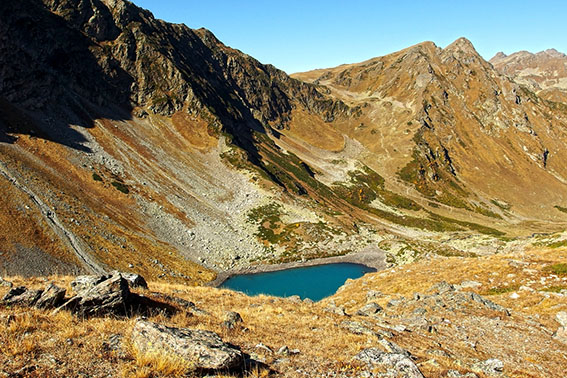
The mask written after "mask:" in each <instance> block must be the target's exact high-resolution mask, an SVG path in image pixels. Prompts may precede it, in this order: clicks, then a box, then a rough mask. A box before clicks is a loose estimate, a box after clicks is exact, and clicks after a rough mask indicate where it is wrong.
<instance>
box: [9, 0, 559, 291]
mask: <svg viewBox="0 0 567 378" xmlns="http://www.w3.org/2000/svg"><path fill="white" fill-rule="evenodd" d="M0 19H1V20H2V21H1V22H0V36H2V39H1V42H0V52H1V54H0V186H1V188H2V194H3V195H2V198H1V199H0V201H2V205H3V209H5V211H3V212H2V213H1V214H0V227H1V228H2V229H1V233H2V236H1V237H0V253H2V255H1V258H0V272H3V273H7V274H25V275H35V274H54V273H61V274H71V273H73V274H74V273H78V272H84V271H94V272H99V271H106V270H110V269H120V270H125V271H136V272H140V273H143V274H144V275H146V276H147V277H148V278H149V279H152V280H164V281H176V282H184V283H190V284H199V283H203V282H207V281H211V280H213V279H214V277H215V272H218V271H224V270H227V269H239V268H247V267H250V266H251V265H256V264H266V263H279V262H289V261H298V260H305V259H312V258H321V257H327V256H335V255H344V254H349V253H350V254H353V255H356V254H357V253H364V254H365V256H369V255H372V256H374V259H376V260H380V261H382V260H384V259H386V261H387V262H389V263H403V262H408V261H413V260H415V259H419V258H421V257H423V256H427V255H434V254H441V255H458V256H473V255H482V254H491V253H495V252H503V251H515V250H521V249H522V248H524V246H526V245H528V244H530V243H532V242H533V240H532V239H530V237H531V235H532V234H533V233H535V232H539V233H542V232H543V233H554V232H559V231H562V230H564V229H565V222H566V220H567V210H566V209H567V198H565V193H567V191H566V190H565V189H566V188H565V186H566V183H567V181H566V180H567V172H566V169H567V168H566V167H565V165H564V164H562V162H563V161H565V158H566V156H564V155H565V154H566V152H565V151H564V149H563V148H562V146H563V145H564V143H565V139H566V135H565V130H566V129H565V126H566V122H567V112H566V109H565V108H564V107H562V106H559V105H557V104H556V103H552V102H549V101H547V100H543V99H542V98H540V97H539V96H538V95H537V94H535V93H533V92H532V91H530V90H529V89H528V88H527V87H524V86H522V85H520V84H518V83H516V82H514V81H513V80H512V79H511V78H509V77H507V76H503V75H501V74H500V73H499V72H498V71H497V70H495V69H494V67H493V66H492V65H491V64H489V63H488V62H486V61H484V60H483V59H482V58H481V57H480V56H479V55H478V54H477V53H476V51H475V50H474V47H473V46H472V45H471V44H470V42H468V41H467V40H465V39H460V40H458V41H456V42H455V43H453V44H451V45H450V46H448V47H446V48H444V49H441V48H439V47H437V46H435V45H434V44H433V43H430V42H426V43H423V44H420V45H416V46H413V47H410V48H408V49H406V50H403V51H400V52H397V53H394V54H391V55H388V56H385V57H380V58H375V59H372V60H370V61H367V62H363V63H359V64H353V65H345V66H340V67H337V68H333V69H327V70H317V71H313V72H308V73H304V74H297V75H295V78H292V77H289V76H288V75H286V74H285V73H284V72H282V71H280V70H278V69H276V68H275V67H273V66H270V65H263V64H261V63H260V62H258V61H257V60H255V59H253V58H252V57H250V56H247V55H246V54H244V53H242V52H240V51H237V50H234V49H232V48H230V47H228V46H225V45H223V44H222V42H220V41H218V40H217V39H216V38H215V37H214V35H212V33H210V32H209V31H207V30H205V29H199V30H192V29H190V28H188V27H186V26H185V25H174V24H169V23H166V22H164V21H161V20H157V19H155V18H154V17H153V15H152V14H151V13H150V12H149V11H146V10H143V9H140V8H138V7H136V6H135V5H133V4H132V3H130V2H128V1H123V0H104V1H101V0H84V1H79V2H76V1H70V0H57V1H56V0H42V1H40V0H24V1H12V0H11V1H4V2H2V4H1V5H0ZM560 238H561V237H559V239H560Z"/></svg>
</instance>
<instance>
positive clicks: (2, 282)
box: [0, 277, 14, 288]
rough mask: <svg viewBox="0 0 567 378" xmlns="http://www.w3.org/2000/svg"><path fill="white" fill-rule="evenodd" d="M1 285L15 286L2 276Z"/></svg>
mask: <svg viewBox="0 0 567 378" xmlns="http://www.w3.org/2000/svg"><path fill="white" fill-rule="evenodd" d="M0 286H4V287H10V288H11V287H12V286H14V284H13V283H11V282H10V281H6V280H5V279H3V278H2V277H0Z"/></svg>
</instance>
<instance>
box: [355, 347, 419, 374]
mask: <svg viewBox="0 0 567 378" xmlns="http://www.w3.org/2000/svg"><path fill="white" fill-rule="evenodd" d="M354 359H355V360H358V361H361V362H363V363H365V364H367V365H369V366H371V367H372V366H381V367H383V368H385V369H387V370H388V374H389V376H394V377H399V378H424V377H423V374H422V373H421V371H420V370H419V368H418V367H417V365H416V364H415V363H414V362H413V361H412V360H411V359H410V358H409V357H408V356H406V355H404V354H399V353H385V352H383V351H381V350H380V349H378V348H368V349H364V350H363V351H361V352H360V353H358V354H357V355H356V356H354Z"/></svg>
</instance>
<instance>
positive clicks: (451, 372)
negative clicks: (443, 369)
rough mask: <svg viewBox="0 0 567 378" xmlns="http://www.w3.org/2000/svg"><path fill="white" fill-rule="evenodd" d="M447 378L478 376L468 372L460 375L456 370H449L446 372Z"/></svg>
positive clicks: (471, 377) (476, 377) (472, 377)
mask: <svg viewBox="0 0 567 378" xmlns="http://www.w3.org/2000/svg"><path fill="white" fill-rule="evenodd" d="M447 378H478V375H476V374H475V373H470V372H469V373H464V374H461V373H460V372H458V371H457V370H449V371H448V372H447Z"/></svg>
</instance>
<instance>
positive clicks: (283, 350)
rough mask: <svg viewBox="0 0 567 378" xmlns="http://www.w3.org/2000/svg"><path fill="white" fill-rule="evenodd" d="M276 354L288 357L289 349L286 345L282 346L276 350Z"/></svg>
mask: <svg viewBox="0 0 567 378" xmlns="http://www.w3.org/2000/svg"><path fill="white" fill-rule="evenodd" d="M278 354H279V355H281V356H289V348H288V347H287V345H284V346H282V347H281V348H280V349H278Z"/></svg>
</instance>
